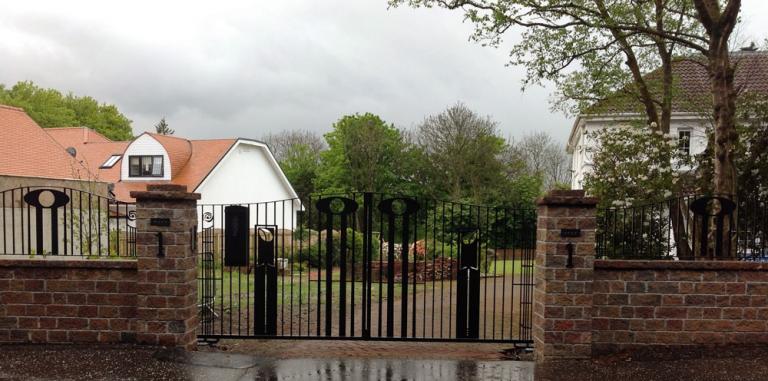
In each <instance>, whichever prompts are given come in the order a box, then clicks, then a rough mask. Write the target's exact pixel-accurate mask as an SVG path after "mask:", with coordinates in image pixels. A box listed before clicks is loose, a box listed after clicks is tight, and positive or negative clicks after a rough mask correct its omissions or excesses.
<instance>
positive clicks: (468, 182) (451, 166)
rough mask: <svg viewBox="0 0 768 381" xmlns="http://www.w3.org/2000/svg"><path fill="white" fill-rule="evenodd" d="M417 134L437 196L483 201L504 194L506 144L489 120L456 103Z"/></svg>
mask: <svg viewBox="0 0 768 381" xmlns="http://www.w3.org/2000/svg"><path fill="white" fill-rule="evenodd" d="M416 135H417V140H418V144H419V146H420V147H421V149H422V150H423V152H424V156H425V158H426V163H425V164H426V167H427V171H428V179H429V184H430V185H429V187H428V188H429V191H430V192H431V193H432V194H433V195H434V196H438V197H448V198H451V199H465V200H471V201H476V202H484V201H487V200H490V199H493V198H497V197H498V195H499V194H500V193H501V192H504V191H505V190H503V189H502V187H503V186H504V185H505V183H506V181H505V164H504V162H503V161H502V153H503V152H504V149H505V141H504V139H503V138H501V137H499V136H498V131H497V123H496V122H495V121H493V120H491V119H490V118H489V117H481V116H479V115H478V114H476V113H475V112H473V111H472V110H470V109H469V108H468V107H467V106H465V105H464V104H462V103H457V104H456V105H454V106H451V107H449V108H448V109H446V110H445V111H443V112H442V113H440V114H437V115H433V116H429V117H427V118H426V119H424V121H423V122H422V123H421V124H420V125H419V126H418V129H417V132H416Z"/></svg>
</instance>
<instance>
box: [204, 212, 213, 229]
mask: <svg viewBox="0 0 768 381" xmlns="http://www.w3.org/2000/svg"><path fill="white" fill-rule="evenodd" d="M202 225H203V229H210V228H212V227H213V212H204V213H203V224H202Z"/></svg>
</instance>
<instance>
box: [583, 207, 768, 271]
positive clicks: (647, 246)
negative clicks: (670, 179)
mask: <svg viewBox="0 0 768 381" xmlns="http://www.w3.org/2000/svg"><path fill="white" fill-rule="evenodd" d="M767 238H768V208H767V207H766V203H765V201H762V200H758V199H737V198H735V197H726V196H711V195H707V196H703V195H683V196H679V197H673V198H669V199H666V200H663V201H659V202H653V203H644V204H637V205H632V206H626V207H611V208H604V209H598V228H597V237H596V252H597V257H598V258H621V259H690V260H693V259H738V260H745V261H768V241H766V239H767Z"/></svg>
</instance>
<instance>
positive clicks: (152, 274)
mask: <svg viewBox="0 0 768 381" xmlns="http://www.w3.org/2000/svg"><path fill="white" fill-rule="evenodd" d="M131 197H133V198H135V199H136V259H137V262H138V283H137V294H138V298H137V321H136V340H137V342H138V343H140V344H149V345H162V346H168V347H181V348H185V349H193V348H194V347H195V345H196V335H195V330H196V329H197V322H198V317H197V312H198V311H197V270H196V253H195V250H194V247H195V242H194V241H195V235H196V234H195V232H196V224H197V209H196V205H197V200H199V199H200V195H199V194H197V193H189V192H187V187H186V186H181V185H172V184H161V185H148V186H147V190H146V191H133V192H131Z"/></svg>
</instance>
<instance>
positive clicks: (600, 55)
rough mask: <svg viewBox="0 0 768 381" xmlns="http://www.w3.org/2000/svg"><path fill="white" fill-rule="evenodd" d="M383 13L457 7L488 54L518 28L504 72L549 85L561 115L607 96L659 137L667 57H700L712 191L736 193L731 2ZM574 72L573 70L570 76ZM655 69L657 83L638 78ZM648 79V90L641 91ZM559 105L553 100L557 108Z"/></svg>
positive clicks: (448, 1)
mask: <svg viewBox="0 0 768 381" xmlns="http://www.w3.org/2000/svg"><path fill="white" fill-rule="evenodd" d="M389 3H390V5H394V6H396V5H400V4H408V5H411V6H416V7H418V6H424V7H433V6H438V7H443V8H447V9H460V10H463V11H464V12H465V16H466V19H468V20H469V21H471V22H472V23H474V24H475V27H476V28H475V33H474V34H473V35H472V38H473V39H474V40H476V41H480V42H482V43H483V44H488V45H492V46H498V45H499V43H500V42H501V40H502V36H503V35H504V33H505V32H507V31H508V30H510V29H512V28H515V27H521V28H524V31H523V34H522V38H520V39H519V42H518V43H516V44H514V45H513V47H512V51H511V53H510V56H511V57H512V62H511V63H512V64H516V65H518V64H519V65H523V66H525V67H526V68H527V70H528V77H527V81H526V84H530V83H539V82H541V81H542V80H551V81H554V82H555V83H556V84H557V85H558V89H559V93H560V96H561V97H560V99H561V100H566V102H565V109H570V110H571V111H575V112H580V111H582V110H583V109H584V108H585V107H587V106H588V105H592V104H593V103H594V102H598V101H601V100H603V99H605V98H606V97H608V96H610V95H614V94H617V93H618V94H622V93H624V94H626V95H627V97H626V100H627V101H629V102H633V103H635V104H638V105H641V107H639V108H640V109H641V110H642V111H641V112H643V113H644V114H645V117H646V123H647V126H650V127H651V128H652V129H654V130H655V129H659V130H660V131H661V132H662V133H667V132H668V131H669V124H670V123H669V121H670V118H671V111H672V99H673V95H674V91H673V90H674V76H673V71H672V64H673V58H674V57H675V56H681V55H682V56H688V57H691V56H694V55H697V56H698V57H705V59H703V60H702V61H703V63H704V66H705V67H706V69H707V72H708V74H709V78H710V84H711V95H712V96H711V98H709V102H710V103H709V104H710V105H711V110H712V114H713V117H714V121H715V123H714V124H715V128H714V134H715V138H714V139H713V150H712V153H713V155H714V165H713V172H714V176H713V186H714V188H715V190H716V191H717V192H718V193H724V194H735V193H736V176H737V174H736V168H735V164H734V156H733V154H734V146H735V144H736V142H737V141H738V133H737V130H736V124H735V112H736V107H735V101H736V98H737V96H738V92H737V91H736V89H735V87H734V75H733V74H734V69H735V67H734V64H733V63H732V62H731V61H730V51H729V38H730V36H731V34H732V32H733V30H734V29H735V27H736V25H737V23H738V20H739V18H738V15H739V12H740V9H741V0H669V1H663V0H639V1H638V0H613V1H606V0H547V1H544V0H390V1H389ZM574 65H577V66H576V68H575V69H574ZM656 67H660V69H659V71H658V73H657V75H655V76H646V75H644V74H646V73H648V72H649V70H652V69H653V68H656ZM650 79H653V80H654V82H655V84H654V83H649V80H650ZM558 103H559V104H560V105H563V103H562V102H558Z"/></svg>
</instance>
